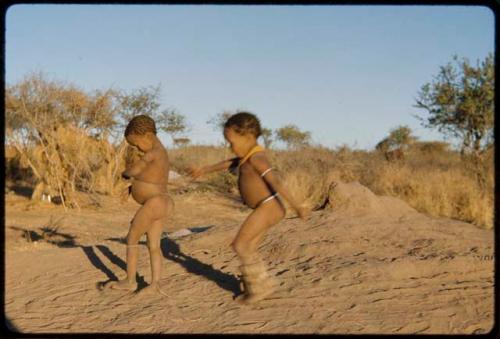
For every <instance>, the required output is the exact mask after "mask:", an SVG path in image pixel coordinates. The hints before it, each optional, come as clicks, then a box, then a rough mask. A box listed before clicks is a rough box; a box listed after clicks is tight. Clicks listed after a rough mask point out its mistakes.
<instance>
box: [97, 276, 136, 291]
mask: <svg viewBox="0 0 500 339" xmlns="http://www.w3.org/2000/svg"><path fill="white" fill-rule="evenodd" d="M103 289H106V290H108V289H113V290H125V291H135V290H136V289H137V283H130V282H129V281H128V279H123V280H119V281H110V282H109V283H107V284H106V285H104V286H103Z"/></svg>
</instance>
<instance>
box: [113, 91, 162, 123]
mask: <svg viewBox="0 0 500 339" xmlns="http://www.w3.org/2000/svg"><path fill="white" fill-rule="evenodd" d="M159 96H160V85H158V86H156V87H154V86H150V87H141V88H139V89H136V90H132V91H131V92H130V93H127V92H125V91H120V92H119V93H118V95H117V98H118V101H119V103H120V105H121V107H120V108H121V109H120V116H121V118H122V119H123V121H122V124H121V127H125V126H126V125H127V124H128V122H129V121H130V120H131V119H132V118H133V117H134V116H136V115H140V114H144V115H147V116H150V117H151V118H153V119H155V117H156V115H157V114H158V109H159V108H160V103H159V102H158V101H159ZM155 121H156V120H155Z"/></svg>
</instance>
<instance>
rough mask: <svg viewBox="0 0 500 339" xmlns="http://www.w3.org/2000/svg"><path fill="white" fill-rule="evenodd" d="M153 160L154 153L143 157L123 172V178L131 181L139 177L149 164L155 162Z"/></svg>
mask: <svg viewBox="0 0 500 339" xmlns="http://www.w3.org/2000/svg"><path fill="white" fill-rule="evenodd" d="M153 159H154V153H153V152H148V153H146V154H144V156H143V157H141V158H140V159H139V160H137V161H136V162H134V163H133V164H131V165H130V166H129V167H128V168H127V169H126V170H125V171H123V173H122V177H124V178H125V179H130V178H133V177H135V176H137V175H139V174H140V173H141V172H142V171H143V170H144V169H145V168H146V166H147V165H148V162H151V161H153Z"/></svg>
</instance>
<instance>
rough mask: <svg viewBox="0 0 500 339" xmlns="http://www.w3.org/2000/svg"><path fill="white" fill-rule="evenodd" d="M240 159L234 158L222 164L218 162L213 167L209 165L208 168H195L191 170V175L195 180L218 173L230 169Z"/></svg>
mask: <svg viewBox="0 0 500 339" xmlns="http://www.w3.org/2000/svg"><path fill="white" fill-rule="evenodd" d="M237 159H238V158H232V159H227V160H223V161H221V162H218V163H216V164H213V165H208V166H203V167H194V168H191V169H190V171H189V172H190V173H189V174H190V175H191V176H192V177H193V179H196V178H198V177H199V176H201V175H204V174H208V173H212V172H217V171H223V170H227V169H229V167H231V165H232V164H233V163H234V162H235V161H236V160H237Z"/></svg>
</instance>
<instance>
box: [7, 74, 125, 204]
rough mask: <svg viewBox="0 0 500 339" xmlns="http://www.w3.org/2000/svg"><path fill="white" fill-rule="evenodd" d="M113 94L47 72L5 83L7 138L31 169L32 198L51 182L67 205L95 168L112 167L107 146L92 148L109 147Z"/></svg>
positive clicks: (90, 183) (89, 180)
mask: <svg viewBox="0 0 500 339" xmlns="http://www.w3.org/2000/svg"><path fill="white" fill-rule="evenodd" d="M114 95H115V92H114V91H112V90H107V91H102V92H100V91H96V92H95V93H86V92H84V91H83V90H81V89H79V88H77V87H76V86H74V85H71V84H65V83H63V82H60V81H51V80H49V79H47V77H46V76H45V75H44V74H43V73H32V74H29V75H28V76H26V77H25V78H24V79H23V80H22V81H21V82H19V83H18V84H15V85H9V86H7V87H6V90H5V116H6V126H5V127H6V137H7V142H8V144H9V145H11V146H13V147H15V148H16V150H17V151H18V152H19V153H20V154H21V156H23V158H24V159H26V162H27V164H28V166H29V167H30V169H31V170H32V172H33V175H34V177H35V180H36V187H35V189H34V191H33V194H32V199H37V198H38V195H39V193H40V192H41V191H42V190H44V187H48V188H52V189H54V190H56V191H57V192H58V194H59V196H60V198H61V202H62V204H63V205H64V206H65V207H66V206H67V205H70V206H72V205H76V206H78V204H77V202H76V200H75V198H74V194H73V193H74V192H75V190H76V189H77V188H79V187H84V188H85V189H88V190H90V189H92V186H93V180H92V178H93V176H94V173H95V172H96V171H97V170H98V169H100V168H102V167H103V166H107V167H108V168H109V169H110V171H112V170H113V168H114V167H113V163H110V159H109V158H108V157H107V156H108V153H106V152H107V151H106V152H104V151H103V152H93V151H94V150H98V149H107V150H109V149H110V145H109V144H108V141H107V139H106V135H107V133H108V132H109V131H110V129H112V128H113V126H114V125H115V123H116V122H115V120H114V117H115V114H116V113H117V111H118V107H116V105H115V101H114V100H113V96H114ZM91 134H93V136H92V137H91V136H90V135H91ZM109 179H111V178H109ZM109 182H112V180H109Z"/></svg>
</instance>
